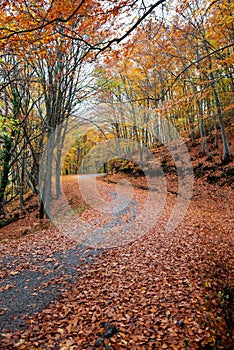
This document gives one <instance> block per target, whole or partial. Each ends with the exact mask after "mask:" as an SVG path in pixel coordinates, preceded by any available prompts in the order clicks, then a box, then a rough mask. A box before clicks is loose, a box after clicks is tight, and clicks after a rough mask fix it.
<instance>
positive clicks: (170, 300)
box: [0, 174, 234, 350]
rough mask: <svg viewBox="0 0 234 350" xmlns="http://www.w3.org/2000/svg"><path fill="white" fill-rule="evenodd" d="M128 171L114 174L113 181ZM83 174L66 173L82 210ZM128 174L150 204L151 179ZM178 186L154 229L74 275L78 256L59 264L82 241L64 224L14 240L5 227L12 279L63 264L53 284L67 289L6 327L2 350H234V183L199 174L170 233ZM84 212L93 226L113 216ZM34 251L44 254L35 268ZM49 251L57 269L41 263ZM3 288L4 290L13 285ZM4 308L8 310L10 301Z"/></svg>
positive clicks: (109, 187)
mask: <svg viewBox="0 0 234 350" xmlns="http://www.w3.org/2000/svg"><path fill="white" fill-rule="evenodd" d="M122 176H123V175H119V174H117V175H112V176H111V178H109V180H111V181H112V182H115V181H117V180H120V178H122ZM205 176H207V174H206V175H205ZM124 177H126V176H125V175H124ZM74 179H75V177H68V178H66V180H65V182H64V184H65V185H64V188H65V189H66V191H65V192H66V195H67V197H68V199H69V200H70V201H71V203H73V205H74V208H75V204H79V208H80V206H82V208H83V206H84V203H83V202H79V201H80V197H79V194H78V195H77V196H76V197H74V186H75V185H74ZM128 180H129V181H132V182H133V183H134V184H135V185H138V187H134V196H135V198H136V200H137V201H141V199H142V201H144V198H145V196H146V194H147V191H146V190H145V189H141V188H139V187H140V186H141V185H142V183H143V185H144V179H142V178H140V177H139V178H135V179H132V180H131V178H130V177H128ZM171 180H173V178H172V179H171ZM98 186H99V191H102V192H103V193H106V195H107V196H108V193H111V192H112V191H114V189H115V184H114V183H109V184H108V183H107V182H103V181H102V180H99V181H98ZM170 188H172V189H173V191H171V192H170V191H169V192H168V194H167V201H166V205H165V206H164V210H163V212H162V213H161V216H160V218H159V220H158V221H157V224H156V225H155V226H154V227H152V228H151V229H150V230H148V231H147V233H146V234H143V235H141V236H140V237H137V239H135V240H132V241H131V242H129V243H126V244H123V245H119V246H117V247H112V248H106V249H104V250H103V251H102V252H101V253H100V254H98V255H95V258H94V259H92V262H90V261H86V260H85V259H83V263H82V265H79V264H77V265H76V266H75V269H74V270H75V273H73V274H72V273H71V271H68V272H66V273H64V274H63V273H62V272H63V269H64V271H67V270H66V268H67V265H69V264H71V261H70V260H66V259H65V260H60V261H58V259H57V258H56V259H57V260H56V259H55V255H54V253H55V252H57V254H58V253H59V254H64V255H66V252H68V251H70V250H71V249H73V252H74V250H75V249H76V247H77V242H75V241H74V240H72V239H71V238H69V237H68V236H67V235H62V234H61V232H59V230H58V227H56V226H54V227H53V226H50V227H46V228H44V229H42V230H36V231H35V230H32V232H31V233H30V232H29V233H28V234H26V235H19V236H20V237H19V238H17V239H14V240H12V239H11V240H7V239H6V231H4V235H3V238H4V239H3V241H2V243H1V246H0V247H1V253H0V254H1V255H0V257H1V260H2V261H3V259H4V258H6V257H9V256H13V257H14V259H13V260H12V264H11V263H8V264H7V265H3V264H2V272H1V277H2V278H3V279H4V278H6V277H7V276H8V275H11V274H15V275H20V274H22V271H25V270H34V271H35V270H36V271H42V272H43V273H44V274H48V271H49V270H50V269H51V270H52V269H54V267H55V266H54V264H57V265H58V266H57V268H58V267H59V269H60V271H61V273H60V274H58V275H56V278H54V280H53V281H52V282H51V280H50V283H51V284H52V285H53V286H54V287H55V286H58V285H59V288H60V294H56V298H54V299H53V301H52V302H51V303H48V304H47V305H46V306H45V307H44V308H43V309H42V310H41V311H39V312H37V313H36V314H32V316H30V317H28V316H27V315H24V316H22V317H21V321H22V327H18V328H17V327H16V329H15V330H13V329H9V327H8V328H7V327H5V329H4V327H3V330H2V338H1V347H0V348H1V349H3V350H4V349H27V350H28V349H60V350H62V349H64V350H65V349H67V350H68V349H73V350H75V349H77V350H78V349H79V350H80V349H191V350H192V349H232V348H233V346H234V338H233V293H234V292H233V290H234V280H233V267H234V260H233V232H234V218H233V204H234V195H233V188H232V187H231V186H227V185H224V186H220V184H210V183H207V182H206V181H204V178H202V177H198V178H197V179H196V181H195V185H194V191H193V198H192V200H191V202H190V206H189V209H188V211H187V213H186V216H185V217H184V219H183V221H182V222H181V223H180V225H179V226H178V227H177V229H176V230H174V231H173V233H171V232H167V231H166V230H165V222H166V221H167V220H168V217H169V215H170V212H171V209H172V207H173V206H174V204H175V201H176V194H175V193H174V192H176V186H175V188H174V187H173V186H172V187H169V189H170ZM71 189H72V190H71ZM76 193H77V192H76ZM72 198H73V199H72ZM78 212H79V213H78V214H77V215H80V216H82V219H83V220H87V222H94V221H95V220H96V221H97V219H98V224H97V225H98V226H100V225H104V224H103V223H104V222H105V223H106V222H107V221H108V218H107V216H106V214H100V213H98V211H97V210H96V209H92V208H91V207H86V208H85V210H84V211H83V210H78ZM69 220H70V219H69ZM69 220H68V224H69ZM126 220H128V218H126ZM96 221H95V222H96ZM102 221H103V223H102ZM12 225H13V226H12V227H13V230H16V226H15V223H14V224H12ZM4 229H6V228H4ZM2 230H3V229H2ZM8 230H10V226H8ZM110 230H111V229H110ZM2 232H3V231H2ZM30 254H34V255H35V256H36V259H34V260H33V262H34V263H33V264H31V262H32V260H30V259H28V257H29V255H30ZM56 256H57V255H56ZM25 257H26V259H25ZM43 257H44V264H46V263H47V264H48V263H51V265H50V267H49V268H45V266H44V265H43V264H42V263H41V264H40V262H41V261H43ZM15 259H18V263H17V264H13V262H14V261H15ZM25 261H28V265H25ZM43 266H44V267H43ZM43 269H44V270H43ZM71 274H72V278H70V279H69V276H70V275H71ZM47 282H48V281H47ZM60 286H62V287H60ZM8 287H9V288H15V287H14V285H13V286H8ZM8 287H5V288H6V289H7V288H8ZM40 288H42V287H39V289H40ZM1 292H2V295H3V296H4V293H6V292H7V290H1ZM35 292H36V293H38V292H40V290H37V291H35ZM51 293H53V291H51ZM19 298H20V295H19ZM3 299H4V298H3ZM3 299H2V300H3ZM0 306H1V310H2V313H4V304H3V302H2V304H0ZM5 311H6V310H5ZM13 317H17V315H15V316H13ZM24 324H26V325H27V327H26V328H25V327H24V326H23V325H24Z"/></svg>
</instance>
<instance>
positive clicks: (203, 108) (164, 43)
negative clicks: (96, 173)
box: [98, 0, 234, 162]
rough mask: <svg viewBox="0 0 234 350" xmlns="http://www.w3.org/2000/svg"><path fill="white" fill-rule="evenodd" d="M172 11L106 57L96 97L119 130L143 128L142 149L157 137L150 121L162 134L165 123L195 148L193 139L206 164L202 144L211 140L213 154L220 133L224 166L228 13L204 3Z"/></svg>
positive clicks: (229, 92) (230, 59)
mask: <svg viewBox="0 0 234 350" xmlns="http://www.w3.org/2000/svg"><path fill="white" fill-rule="evenodd" d="M172 5H173V3H172ZM170 6H171V5H168V7H166V6H165V8H164V11H168V12H164V13H163V14H162V17H161V18H155V17H153V15H152V16H151V17H150V18H149V20H148V21H147V23H146V24H144V26H142V27H139V28H138V29H137V32H136V34H135V36H134V37H133V38H132V39H131V40H130V42H129V43H128V45H126V47H125V48H124V49H123V51H122V52H120V51H115V52H113V53H112V55H108V56H107V57H106V61H105V69H104V68H103V67H102V69H101V70H99V71H100V72H102V73H101V75H102V76H103V81H106V82H107V83H106V88H104V89H103V90H102V92H101V94H100V96H101V100H102V106H103V105H104V102H105V104H106V108H107V110H108V109H109V110H110V109H111V108H112V113H111V115H112V119H113V117H114V116H115V119H117V120H118V122H119V124H120V123H121V124H122V126H123V125H127V124H130V125H132V126H134V127H135V130H139V129H142V127H144V128H146V129H147V133H146V132H145V133H143V134H141V136H140V138H141V139H142V141H141V142H143V143H144V142H146V141H147V142H148V141H149V135H157V136H160V133H158V131H159V130H158V127H159V125H154V121H155V120H156V119H157V120H161V121H162V120H164V122H163V123H161V122H159V124H160V125H161V127H164V128H165V126H166V125H167V122H166V121H168V123H171V124H172V125H174V126H175V127H176V128H177V129H178V130H180V131H181V134H182V135H183V133H184V132H185V134H186V135H187V136H190V137H191V138H192V140H193V141H195V139H194V136H195V134H197V133H198V132H199V134H200V138H201V146H202V148H201V151H202V152H203V153H206V154H207V155H208V157H210V156H211V154H210V149H209V147H210V146H208V142H207V139H208V138H209V139H210V137H211V136H212V138H213V139H214V143H213V146H212V147H217V143H218V142H219V140H218V132H217V131H218V129H220V133H221V141H222V147H223V155H222V160H223V161H224V162H228V161H229V160H230V159H231V157H232V154H231V150H230V147H229V143H228V139H227V134H226V131H225V124H227V123H229V122H230V120H231V116H232V112H233V93H234V91H233V79H234V71H233V63H234V56H233V45H234V43H233V23H234V22H233V11H232V7H233V6H232V4H231V2H229V1H219V2H209V1H203V0H201V1H200V0H198V1H197V0H196V1H195V0H194V1H182V2H180V3H175V5H174V8H173V9H172V8H171V7H170ZM168 19H169V20H168ZM225 23H226V24H225ZM113 67H114V68H113ZM98 69H100V68H99V67H98ZM110 81H113V83H112V86H111V87H110V83H109V82H110ZM104 86H105V85H104ZM111 106H112V107H111ZM102 108H103V107H102ZM123 109H124V112H123ZM117 110H118V112H117ZM109 114H110V112H109ZM123 115H124V117H123ZM112 119H111V120H112ZM111 120H110V122H112V121H111ZM163 125H164V126H163ZM118 127H119V126H118ZM135 133H136V132H135ZM169 133H170V128H169V129H167V128H166V129H165V132H161V135H164V136H165V135H167V136H168V138H169V139H170V135H169ZM185 134H184V135H185ZM167 136H166V137H167ZM135 138H136V139H137V138H138V136H137V134H135ZM165 141H166V140H165Z"/></svg>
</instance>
